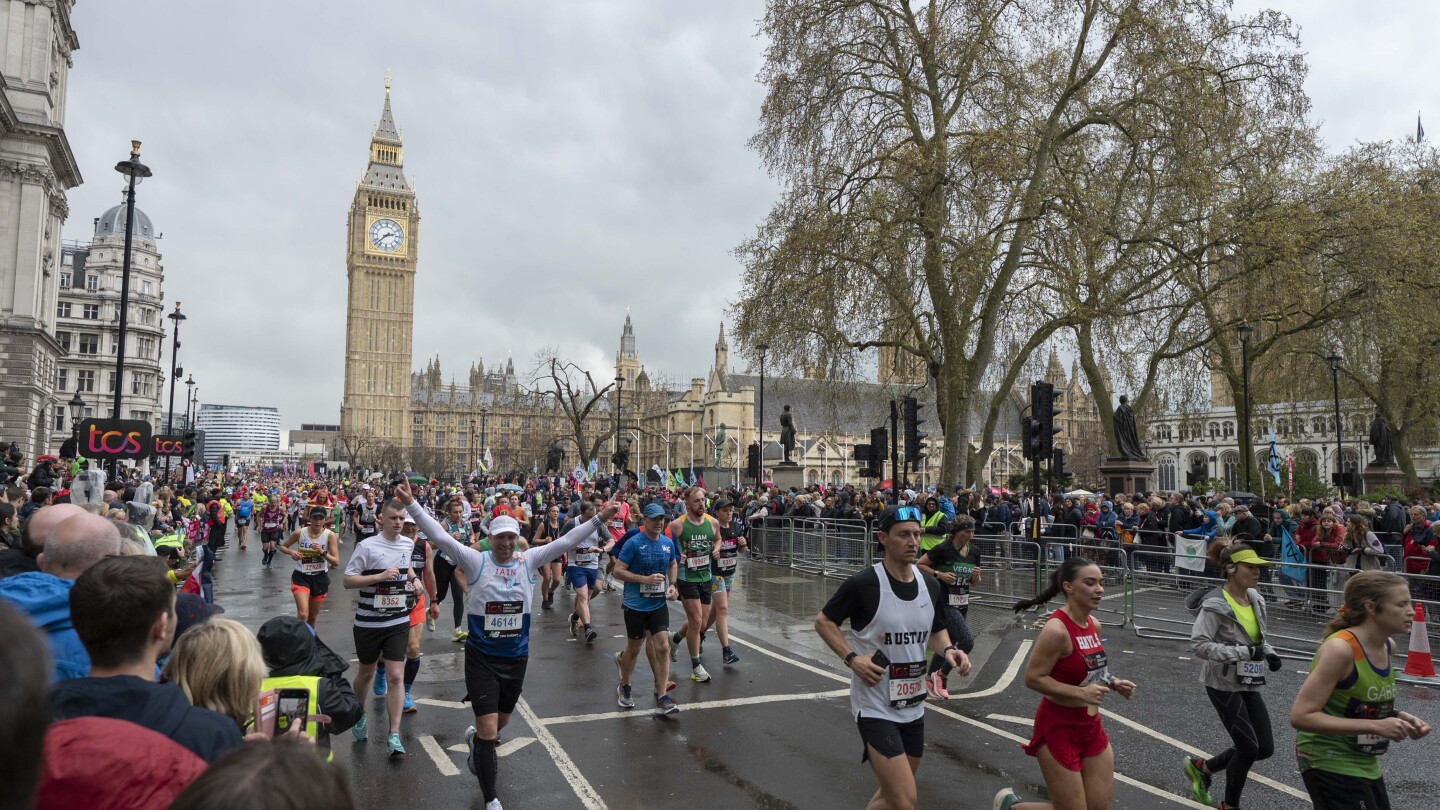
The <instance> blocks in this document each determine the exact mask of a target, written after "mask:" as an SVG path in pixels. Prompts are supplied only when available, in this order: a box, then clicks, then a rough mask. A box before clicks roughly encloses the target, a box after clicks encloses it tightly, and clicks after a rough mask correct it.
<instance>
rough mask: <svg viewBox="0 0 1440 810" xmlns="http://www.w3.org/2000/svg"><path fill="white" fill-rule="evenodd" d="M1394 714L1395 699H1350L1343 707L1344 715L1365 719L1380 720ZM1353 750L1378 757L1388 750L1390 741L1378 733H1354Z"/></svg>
mask: <svg viewBox="0 0 1440 810" xmlns="http://www.w3.org/2000/svg"><path fill="white" fill-rule="evenodd" d="M1395 714H1396V712H1395V701H1393V700H1387V701H1384V702H1381V703H1360V702H1358V701H1353V700H1352V701H1351V703H1350V705H1349V706H1347V707H1346V709H1345V716H1346V717H1353V718H1357V719H1365V720H1381V719H1384V718H1386V717H1394V716H1395ZM1355 750H1356V751H1358V752H1360V753H1362V754H1369V755H1371V756H1375V757H1378V756H1380V755H1382V754H1384V753H1385V752H1387V751H1389V750H1390V741H1389V740H1387V739H1385V738H1384V737H1382V736H1380V735H1379V734H1356V735H1355Z"/></svg>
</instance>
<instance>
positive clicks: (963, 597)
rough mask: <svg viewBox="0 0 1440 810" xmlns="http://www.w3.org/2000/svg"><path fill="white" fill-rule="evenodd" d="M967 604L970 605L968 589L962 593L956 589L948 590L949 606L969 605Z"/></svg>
mask: <svg viewBox="0 0 1440 810" xmlns="http://www.w3.org/2000/svg"><path fill="white" fill-rule="evenodd" d="M969 606H970V592H969V591H964V592H963V593H962V592H958V591H951V592H950V607H969Z"/></svg>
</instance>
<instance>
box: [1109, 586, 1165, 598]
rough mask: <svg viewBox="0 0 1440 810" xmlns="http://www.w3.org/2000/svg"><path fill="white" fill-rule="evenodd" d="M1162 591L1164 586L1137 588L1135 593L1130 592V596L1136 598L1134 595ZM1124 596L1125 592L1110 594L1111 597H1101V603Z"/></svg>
mask: <svg viewBox="0 0 1440 810" xmlns="http://www.w3.org/2000/svg"><path fill="white" fill-rule="evenodd" d="M1161 589H1162V586H1160V585H1151V586H1150V587H1148V588H1136V589H1135V590H1133V591H1131V592H1130V595H1131V596H1134V595H1135V594H1137V593H1145V592H1147V591H1158V590H1161ZM1124 595H1125V592H1124V591H1116V592H1115V593H1112V594H1110V595H1109V596H1102V597H1100V601H1101V602H1104V601H1105V600H1106V599H1114V598H1115V597H1117V596H1124Z"/></svg>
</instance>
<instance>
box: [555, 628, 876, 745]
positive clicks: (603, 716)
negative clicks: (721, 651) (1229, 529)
mask: <svg viewBox="0 0 1440 810" xmlns="http://www.w3.org/2000/svg"><path fill="white" fill-rule="evenodd" d="M731 640H732V641H733V640H734V636H731ZM849 694H850V690H849V689H833V690H831V691H829V692H807V693H802V694H798V695H756V696H754V697H746V698H731V699H729V700H705V701H700V702H698V703H686V704H683V705H682V706H681V707H680V708H681V710H682V711H686V712H689V711H695V710H697V709H728V708H732V707H734V706H756V705H759V704H762V703H783V702H785V701H791V700H825V699H827V698H837V697H845V696H846V695H849ZM650 716H651V715H650V712H648V711H635V710H633V709H630V710H626V711H619V712H598V713H596V714H569V715H564V716H562V717H546V718H543V719H541V720H540V722H541V723H542V724H543V725H547V726H554V725H560V724H562V723H588V722H590V721H592V720H619V719H623V718H626V717H647V718H648V717H650Z"/></svg>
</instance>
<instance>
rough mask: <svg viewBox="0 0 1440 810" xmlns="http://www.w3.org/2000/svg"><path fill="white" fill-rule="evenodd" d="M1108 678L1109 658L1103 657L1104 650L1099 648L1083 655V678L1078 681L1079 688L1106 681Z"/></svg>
mask: <svg viewBox="0 0 1440 810" xmlns="http://www.w3.org/2000/svg"><path fill="white" fill-rule="evenodd" d="M1109 680H1110V668H1109V659H1107V658H1106V657H1105V651H1104V650H1101V651H1100V652H1096V653H1090V654H1089V655H1087V656H1085V680H1083V681H1081V682H1080V686H1081V688H1084V687H1086V686H1089V685H1091V684H1095V683H1106V682H1107V681H1109Z"/></svg>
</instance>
